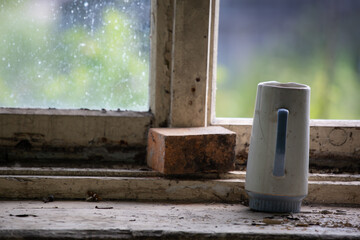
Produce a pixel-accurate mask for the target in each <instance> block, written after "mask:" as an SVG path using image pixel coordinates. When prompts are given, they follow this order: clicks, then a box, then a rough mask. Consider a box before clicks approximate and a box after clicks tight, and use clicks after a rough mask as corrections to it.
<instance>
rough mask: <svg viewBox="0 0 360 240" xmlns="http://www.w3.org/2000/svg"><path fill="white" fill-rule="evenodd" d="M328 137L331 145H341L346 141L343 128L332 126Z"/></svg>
mask: <svg viewBox="0 0 360 240" xmlns="http://www.w3.org/2000/svg"><path fill="white" fill-rule="evenodd" d="M328 137H329V142H330V144H331V145H333V146H341V145H343V144H344V143H345V142H346V141H347V138H348V135H347V132H346V131H345V130H344V129H343V128H334V129H332V130H331V131H330V133H329V136H328Z"/></svg>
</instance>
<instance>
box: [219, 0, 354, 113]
mask: <svg viewBox="0 0 360 240" xmlns="http://www.w3.org/2000/svg"><path fill="white" fill-rule="evenodd" d="M340 4H341V3H340ZM315 10H316V9H314V8H312V7H310V8H309V11H308V12H305V13H304V14H303V15H300V16H301V18H300V19H298V21H297V23H296V25H294V26H292V27H293V28H292V31H293V32H291V34H293V35H286V34H285V35H284V36H286V37H288V39H286V38H277V39H276V40H275V41H272V40H273V39H271V36H270V37H269V39H266V41H264V42H265V43H266V44H267V46H265V47H264V46H260V45H259V46H258V48H257V49H255V50H254V49H253V54H251V55H250V56H248V58H247V59H246V66H245V67H242V68H240V67H238V68H236V67H235V68H234V67H229V66H225V65H223V64H222V63H221V62H218V66H217V92H216V116H217V117H250V118H251V117H253V114H254V105H255V98H256V91H257V85H258V83H259V82H265V81H278V82H283V83H285V82H298V83H302V84H306V85H309V86H310V87H311V100H310V102H311V106H310V117H311V118H312V119H360V94H359V91H360V66H359V59H358V56H359V55H360V52H359V51H360V45H359V44H360V43H359V42H358V41H357V39H359V35H357V34H359V33H360V31H357V30H356V28H358V26H357V25H356V24H355V25H354V23H356V22H358V20H359V17H358V16H359V15H358V14H356V15H351V16H347V17H342V18H333V19H334V22H332V23H328V22H326V18H322V20H323V21H324V23H321V24H319V25H320V30H321V31H320V30H319V25H316V24H314V23H317V21H319V17H318V15H319V11H318V12H317V11H315ZM220 27H221V26H220ZM354 27H355V31H354ZM254 31H256V28H255V30H254ZM220 44H221V43H220ZM234 59H235V58H234ZM241 64H244V63H243V62H242V63H240V62H239V63H235V66H236V65H237V66H240V65H241Z"/></svg>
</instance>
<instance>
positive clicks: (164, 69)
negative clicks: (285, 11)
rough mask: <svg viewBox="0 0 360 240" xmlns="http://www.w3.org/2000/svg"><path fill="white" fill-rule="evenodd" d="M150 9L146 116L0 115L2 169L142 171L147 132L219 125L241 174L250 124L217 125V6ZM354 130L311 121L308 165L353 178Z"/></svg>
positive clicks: (358, 137)
mask: <svg viewBox="0 0 360 240" xmlns="http://www.w3.org/2000/svg"><path fill="white" fill-rule="evenodd" d="M224 1H225V0H224ZM151 3H152V4H151V9H152V12H151V16H152V17H151V18H150V19H151V32H150V38H151V55H150V85H149V92H150V94H149V105H150V112H126V111H106V110H103V111H100V110H99V111H88V110H81V109H80V110H57V109H30V110H29V109H12V108H3V109H0V126H1V128H0V150H1V151H0V152H1V157H0V159H1V165H6V166H9V165H10V166H13V165H14V164H16V163H18V164H20V165H21V166H25V165H27V166H29V165H31V166H32V165H34V164H35V163H36V162H37V165H40V166H43V165H46V164H47V165H61V166H64V165H65V166H68V165H71V166H80V167H82V166H114V165H117V164H124V163H129V164H134V163H138V164H144V163H145V152H146V137H147V130H148V129H149V127H168V126H172V127H196V126H208V125H220V126H224V127H226V128H228V129H230V130H233V131H235V132H236V133H237V146H236V155H237V159H236V163H237V169H243V167H244V166H245V160H246V158H247V151H248V147H249V140H250V133H251V123H252V121H251V119H226V118H216V117H215V101H214V99H215V90H216V84H215V82H214V81H213V80H214V79H216V78H215V76H216V75H217V74H216V62H217V50H216V49H217V37H218V34H217V33H218V17H219V1H190V0H178V1H165V0H153V1H152V2H151ZM194 11H196V14H191V13H193V12H194ZM174 23H175V24H174ZM253 101H254V100H251V101H250V102H253ZM359 127H360V124H359V122H358V121H330V122H328V121H326V122H324V121H313V122H312V123H311V136H310V140H311V145H310V156H311V158H312V160H313V161H311V164H313V166H315V165H316V166H319V167H324V168H327V169H329V168H331V169H335V168H339V169H342V170H349V171H357V170H356V169H358V164H357V161H358V160H359V159H360V151H359V149H360V146H359V142H360V130H359ZM335 159H336V161H335ZM20 160H22V161H20ZM19 162H20V163H19Z"/></svg>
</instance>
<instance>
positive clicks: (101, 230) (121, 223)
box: [0, 201, 360, 240]
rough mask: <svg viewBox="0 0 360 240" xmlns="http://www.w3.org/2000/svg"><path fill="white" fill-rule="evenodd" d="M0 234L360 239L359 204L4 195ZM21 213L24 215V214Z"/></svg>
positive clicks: (4, 236)
mask: <svg viewBox="0 0 360 240" xmlns="http://www.w3.org/2000/svg"><path fill="white" fill-rule="evenodd" d="M0 205H1V208H0V216H1V218H0V239H8V238H11V239H43V238H46V239H85V238H91V239H265V240H268V239H359V235H360V230H359V228H360V225H359V224H360V222H359V219H358V217H359V214H360V210H359V209H358V208H342V207H324V206H315V207H303V208H302V211H301V212H300V213H296V214H282V215H279V214H270V213H260V212H253V211H250V210H249V208H248V207H245V206H242V205H240V204H231V205H230V204H219V203H212V204H174V203H172V204H171V203H139V202H95V203H93V202H84V201H81V202H80V201H77V202H74V201H65V202H63V201H55V202H49V203H46V204H45V203H42V202H40V201H36V202H35V201H2V202H0ZM20 216H21V217H20Z"/></svg>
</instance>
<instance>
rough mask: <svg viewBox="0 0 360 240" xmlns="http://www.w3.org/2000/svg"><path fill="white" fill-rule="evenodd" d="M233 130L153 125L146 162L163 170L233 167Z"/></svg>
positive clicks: (201, 170)
mask: <svg viewBox="0 0 360 240" xmlns="http://www.w3.org/2000/svg"><path fill="white" fill-rule="evenodd" d="M235 143H236V134H235V133H234V132H232V131H229V130H227V129H225V128H223V127H200V128H152V129H150V130H149V135H148V150H147V164H148V166H149V167H151V168H153V169H154V170H157V171H159V172H161V173H164V174H170V175H171V174H175V175H177V174H192V173H204V172H227V171H230V170H233V169H234V160H235Z"/></svg>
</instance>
